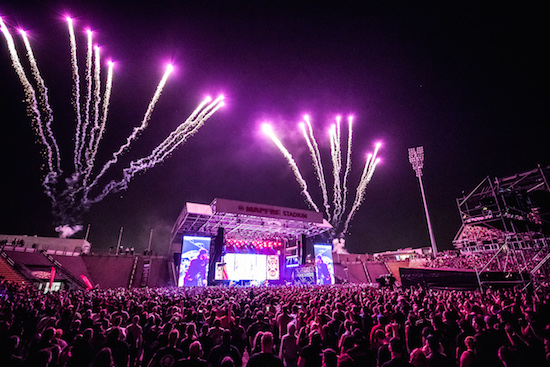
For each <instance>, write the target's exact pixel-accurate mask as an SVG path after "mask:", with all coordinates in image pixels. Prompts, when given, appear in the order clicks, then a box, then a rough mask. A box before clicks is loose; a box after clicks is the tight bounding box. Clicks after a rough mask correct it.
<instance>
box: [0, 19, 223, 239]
mask: <svg viewBox="0 0 550 367" xmlns="http://www.w3.org/2000/svg"><path fill="white" fill-rule="evenodd" d="M66 21H67V26H68V31H69V44H70V66H71V72H72V83H73V84H72V99H71V104H72V107H73V109H74V112H75V122H76V128H75V138H74V142H75V145H74V151H73V153H74V154H73V166H74V171H73V172H72V173H64V172H63V170H62V168H61V167H62V165H61V156H60V152H59V147H58V143H57V140H56V138H55V136H54V134H53V132H52V129H51V126H52V122H53V112H52V108H51V106H50V104H49V100H48V89H47V88H46V84H45V82H44V79H43V77H42V75H41V73H40V70H39V68H38V64H37V62H36V59H35V57H34V54H33V52H32V48H31V44H30V42H29V40H28V38H27V35H26V32H25V31H20V32H19V33H20V34H21V36H22V39H23V43H24V46H25V52H26V56H27V59H28V62H29V66H30V73H31V75H32V78H33V82H31V81H29V78H28V77H27V74H26V72H25V69H24V67H23V65H22V63H21V60H20V58H19V54H18V52H17V48H16V44H15V42H14V39H13V37H12V35H11V33H10V31H9V29H8V27H7V26H6V24H5V23H4V21H3V19H2V18H0V28H1V31H2V34H3V35H4V38H5V40H6V44H7V48H8V51H9V56H10V59H11V62H12V66H13V68H14V70H15V72H16V74H17V76H18V77H19V81H20V82H21V85H22V86H23V91H24V93H25V102H26V106H27V114H28V116H29V117H30V119H31V122H32V126H33V128H34V130H35V132H36V135H37V138H38V140H39V142H40V144H41V146H42V148H43V150H44V152H45V155H44V156H45V160H46V162H45V163H46V164H45V166H44V167H45V168H44V170H45V177H44V180H43V182H42V186H43V187H44V192H45V194H46V195H47V196H48V197H49V198H50V200H51V202H52V209H53V214H54V216H55V221H56V231H58V232H59V233H60V234H61V235H62V236H70V235H72V234H74V233H76V232H77V231H78V230H80V229H81V228H82V226H81V223H80V221H81V216H82V214H83V213H84V212H86V211H87V210H88V209H89V208H90V205H92V204H94V203H97V202H99V201H101V200H103V199H104V198H105V197H106V196H107V195H109V194H111V193H115V192H118V191H121V190H125V189H126V188H127V187H128V184H129V182H130V181H131V180H132V178H133V177H134V176H135V175H136V174H137V173H140V172H143V171H145V170H147V169H149V168H152V167H154V166H155V165H156V164H158V163H159V162H162V161H163V160H164V159H166V158H167V157H168V156H169V155H170V154H171V153H172V152H173V151H174V149H176V148H177V147H178V146H180V145H181V144H183V143H185V141H187V139H189V138H190V137H191V136H193V135H194V134H195V133H196V132H197V131H198V129H200V127H201V126H203V124H204V123H205V122H206V120H208V119H209V118H210V117H211V116H212V115H213V114H214V113H215V112H216V111H217V110H218V109H219V108H221V107H222V106H223V104H224V102H223V96H220V97H218V98H216V99H214V100H212V99H211V98H210V97H208V98H206V99H205V100H204V101H203V102H202V103H201V104H200V105H199V106H198V107H197V108H196V109H195V110H194V111H193V112H192V113H191V115H190V116H189V117H188V118H187V119H186V120H185V121H184V122H183V123H181V124H180V125H179V126H178V127H177V128H176V129H175V130H174V131H172V133H170V134H169V136H168V137H167V138H166V139H165V140H164V141H163V142H162V143H161V144H160V145H158V146H157V147H156V148H154V149H153V150H152V152H151V154H149V155H147V156H145V157H142V158H140V159H136V160H133V161H131V162H130V163H129V165H128V167H126V168H123V169H122V172H121V174H122V178H120V179H118V180H111V181H110V182H108V183H107V184H106V185H104V186H103V188H99V187H98V186H99V185H100V180H101V178H102V177H104V175H105V173H106V172H107V171H108V170H109V169H110V168H111V167H112V166H113V165H115V164H116V163H117V162H118V160H119V157H120V156H121V155H122V154H124V153H125V152H126V151H127V150H128V149H129V148H130V146H131V144H132V142H133V141H134V140H136V139H137V138H138V136H139V135H140V134H141V133H142V132H143V130H145V128H146V127H147V125H148V123H149V121H150V119H151V116H152V114H153V110H154V108H155V104H156V103H157V101H158V100H159V98H160V95H161V93H162V90H163V88H164V86H165V84H166V82H167V81H168V78H169V76H170V73H171V72H172V70H173V66H172V65H171V64H169V65H167V67H166V71H165V73H164V75H163V77H162V79H161V81H160V82H159V84H158V86H157V89H156V91H155V93H154V95H153V97H152V99H151V101H150V102H149V105H148V107H147V110H146V112H145V114H144V116H143V119H142V121H141V124H140V125H139V126H137V127H135V128H134V130H133V131H132V133H131V134H130V136H129V137H128V138H127V139H126V142H125V143H124V144H122V145H121V146H120V148H119V149H118V150H116V151H115V152H114V153H113V154H112V158H111V159H110V160H108V161H107V163H105V164H104V165H103V166H102V167H101V169H99V172H98V173H94V167H95V164H96V161H95V158H96V155H97V152H98V149H99V145H100V141H101V139H102V138H103V135H104V132H105V127H106V123H107V119H108V112H109V104H110V98H111V90H112V85H113V62H111V61H109V63H108V69H107V77H106V81H105V83H104V84H102V82H101V75H102V73H101V53H100V48H99V47H98V46H95V47H94V46H93V33H92V31H91V30H87V32H86V33H87V49H86V59H85V68H84V78H81V76H80V71H79V62H78V54H77V39H76V36H75V31H74V26H73V20H72V18H70V17H67V18H66ZM81 79H83V81H82V80H81ZM102 89H103V90H102ZM81 91H82V92H81ZM81 93H82V94H83V96H82V95H81ZM94 188H95V189H94Z"/></svg>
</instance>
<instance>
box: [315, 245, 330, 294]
mask: <svg viewBox="0 0 550 367" xmlns="http://www.w3.org/2000/svg"><path fill="white" fill-rule="evenodd" d="M313 249H314V251H315V275H316V278H317V284H320V285H323V284H334V262H333V261H332V245H325V244H314V245H313Z"/></svg>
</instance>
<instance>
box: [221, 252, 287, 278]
mask: <svg viewBox="0 0 550 367" xmlns="http://www.w3.org/2000/svg"><path fill="white" fill-rule="evenodd" d="M223 259H224V262H225V270H226V271H227V278H228V279H229V280H231V281H241V280H254V281H258V282H263V281H264V280H266V279H270V280H271V279H279V263H278V259H277V261H276V262H275V261H274V259H272V258H270V259H269V260H270V263H269V268H270V269H269V270H270V271H269V274H268V256H267V255H257V254H235V253H229V254H225V256H224V258H223ZM275 268H276V269H275Z"/></svg>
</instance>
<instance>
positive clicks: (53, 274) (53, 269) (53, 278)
mask: <svg viewBox="0 0 550 367" xmlns="http://www.w3.org/2000/svg"><path fill="white" fill-rule="evenodd" d="M54 280H55V268H54V267H53V266H52V270H50V287H49V290H50V292H51V291H52V285H53V281H54Z"/></svg>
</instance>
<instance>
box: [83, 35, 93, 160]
mask: <svg viewBox="0 0 550 367" xmlns="http://www.w3.org/2000/svg"><path fill="white" fill-rule="evenodd" d="M87 35H88V47H87V51H86V78H85V81H86V95H85V97H84V100H85V103H84V123H83V126H82V141H81V143H80V144H81V145H80V147H81V148H82V146H83V145H84V142H85V141H86V138H85V136H86V132H87V131H88V125H89V123H90V104H91V103H92V101H91V99H92V61H93V60H92V57H93V36H92V31H91V30H89V29H88V31H87ZM86 153H88V152H86ZM86 160H88V155H86ZM88 168H89V166H88Z"/></svg>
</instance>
